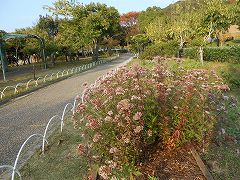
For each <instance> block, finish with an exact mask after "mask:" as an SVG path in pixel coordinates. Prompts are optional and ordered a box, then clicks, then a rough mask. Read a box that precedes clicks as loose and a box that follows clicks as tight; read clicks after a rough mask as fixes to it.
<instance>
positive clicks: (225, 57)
mask: <svg viewBox="0 0 240 180" xmlns="http://www.w3.org/2000/svg"><path fill="white" fill-rule="evenodd" d="M183 56H184V57H186V58H190V59H199V48H185V49H184V51H183ZM203 56H204V60H205V61H219V62H233V63H240V46H232V47H205V48H204V53H203Z"/></svg>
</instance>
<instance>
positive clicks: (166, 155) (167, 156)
mask: <svg viewBox="0 0 240 180" xmlns="http://www.w3.org/2000/svg"><path fill="white" fill-rule="evenodd" d="M191 147H192V145H186V146H184V147H182V148H178V149H175V150H172V151H169V150H162V149H161V147H158V146H156V147H155V148H153V149H152V150H150V151H147V156H148V158H147V159H146V160H145V161H144V162H143V163H140V165H139V169H140V171H141V173H142V175H141V176H140V177H138V178H136V179H137V180H142V179H148V178H149V176H150V177H155V178H158V179H159V180H169V179H171V180H190V179H191V180H205V179H206V178H205V177H204V176H203V174H202V172H201V170H200V168H199V167H198V165H197V163H196V161H195V159H194V157H193V156H192V154H191V151H190V149H191Z"/></svg>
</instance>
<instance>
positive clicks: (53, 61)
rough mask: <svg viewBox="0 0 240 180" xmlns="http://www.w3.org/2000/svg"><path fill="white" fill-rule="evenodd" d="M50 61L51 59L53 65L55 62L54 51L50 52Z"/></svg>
mask: <svg viewBox="0 0 240 180" xmlns="http://www.w3.org/2000/svg"><path fill="white" fill-rule="evenodd" d="M51 61H52V65H55V63H56V56H55V54H54V53H52V54H51Z"/></svg>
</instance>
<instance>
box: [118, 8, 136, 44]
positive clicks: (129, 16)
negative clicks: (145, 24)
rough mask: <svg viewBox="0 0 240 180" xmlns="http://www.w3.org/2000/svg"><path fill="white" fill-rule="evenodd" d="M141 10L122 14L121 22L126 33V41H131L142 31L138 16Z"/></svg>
mask: <svg viewBox="0 0 240 180" xmlns="http://www.w3.org/2000/svg"><path fill="white" fill-rule="evenodd" d="M139 14H140V12H128V13H126V14H123V15H121V17H120V24H121V27H122V29H123V31H124V34H125V41H126V43H127V44H129V43H130V41H131V38H132V37H133V36H135V35H137V34H139V33H140V30H139V27H138V16H139Z"/></svg>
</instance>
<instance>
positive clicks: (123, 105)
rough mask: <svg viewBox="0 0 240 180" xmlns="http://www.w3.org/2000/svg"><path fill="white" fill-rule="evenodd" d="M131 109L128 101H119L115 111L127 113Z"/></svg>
mask: <svg viewBox="0 0 240 180" xmlns="http://www.w3.org/2000/svg"><path fill="white" fill-rule="evenodd" d="M130 107H131V105H130V103H129V100H128V99H123V100H121V101H119V103H118V104H117V109H118V110H119V111H127V110H129V109H130Z"/></svg>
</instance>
